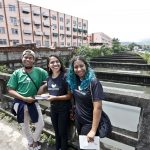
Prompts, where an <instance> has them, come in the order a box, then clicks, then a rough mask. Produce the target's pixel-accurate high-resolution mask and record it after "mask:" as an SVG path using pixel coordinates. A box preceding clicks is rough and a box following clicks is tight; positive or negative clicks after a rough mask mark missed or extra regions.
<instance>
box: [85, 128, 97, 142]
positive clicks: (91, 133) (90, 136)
mask: <svg viewBox="0 0 150 150" xmlns="http://www.w3.org/2000/svg"><path fill="white" fill-rule="evenodd" d="M95 134H96V132H94V131H92V130H90V132H89V133H88V134H87V141H88V142H93V141H94V136H95Z"/></svg>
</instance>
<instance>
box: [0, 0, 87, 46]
mask: <svg viewBox="0 0 150 150" xmlns="http://www.w3.org/2000/svg"><path fill="white" fill-rule="evenodd" d="M87 34H88V21H87V20H84V19H81V18H78V17H74V16H71V15H67V14H64V13H60V12H57V11H54V10H50V9H46V8H43V7H40V6H35V5H32V4H28V3H25V2H22V1H18V0H0V47H4V46H13V45H16V44H29V43H36V45H37V46H39V47H40V46H44V47H51V46H57V47H70V46H75V47H78V46H81V45H85V44H87Z"/></svg>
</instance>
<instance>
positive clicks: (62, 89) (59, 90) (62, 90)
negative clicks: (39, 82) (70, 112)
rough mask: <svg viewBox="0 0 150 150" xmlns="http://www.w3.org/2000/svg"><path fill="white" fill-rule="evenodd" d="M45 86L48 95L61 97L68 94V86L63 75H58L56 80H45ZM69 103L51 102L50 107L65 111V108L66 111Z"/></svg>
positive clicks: (67, 101) (68, 101) (61, 101)
mask: <svg viewBox="0 0 150 150" xmlns="http://www.w3.org/2000/svg"><path fill="white" fill-rule="evenodd" d="M47 85H48V92H49V94H50V95H55V96H61V95H66V94H67V93H68V84H67V82H66V75H65V74H64V73H60V75H59V76H58V77H57V78H52V77H49V78H48V79H47ZM70 103H71V102H70V100H55V101H52V102H51V107H52V106H54V107H57V108H60V109H63V108H64V109H65V108H66V107H67V108H66V109H68V105H70Z"/></svg>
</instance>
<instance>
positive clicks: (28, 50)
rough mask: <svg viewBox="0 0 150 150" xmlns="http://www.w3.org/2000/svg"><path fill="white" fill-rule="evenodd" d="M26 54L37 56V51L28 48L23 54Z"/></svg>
mask: <svg viewBox="0 0 150 150" xmlns="http://www.w3.org/2000/svg"><path fill="white" fill-rule="evenodd" d="M26 54H30V55H32V56H33V57H34V58H35V53H34V52H33V51H32V50H30V49H26V50H25V51H23V53H22V56H24V55H26Z"/></svg>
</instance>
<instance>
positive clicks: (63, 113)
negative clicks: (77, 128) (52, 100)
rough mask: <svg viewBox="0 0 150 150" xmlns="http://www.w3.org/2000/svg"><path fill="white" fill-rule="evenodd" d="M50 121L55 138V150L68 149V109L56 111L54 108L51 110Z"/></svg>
mask: <svg viewBox="0 0 150 150" xmlns="http://www.w3.org/2000/svg"><path fill="white" fill-rule="evenodd" d="M51 120H52V124H53V128H54V131H55V137H56V150H59V149H61V150H67V148H68V132H67V131H68V125H69V109H67V110H60V109H59V110H58V108H56V107H52V108H51Z"/></svg>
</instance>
